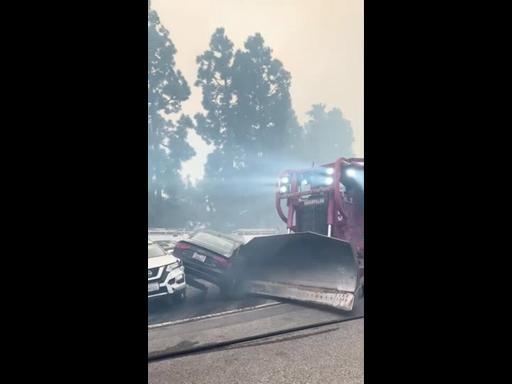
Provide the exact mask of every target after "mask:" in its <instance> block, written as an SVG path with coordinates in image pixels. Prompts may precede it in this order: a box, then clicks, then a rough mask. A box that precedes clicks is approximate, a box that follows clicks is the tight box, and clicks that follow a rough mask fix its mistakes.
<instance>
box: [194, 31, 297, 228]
mask: <svg viewBox="0 0 512 384" xmlns="http://www.w3.org/2000/svg"><path fill="white" fill-rule="evenodd" d="M197 63H198V66H199V68H198V78H197V81H196V83H195V84H196V85H197V86H199V87H201V88H202V91H203V100H202V105H203V107H204V109H205V110H206V114H205V115H203V114H197V115H196V116H195V119H196V127H197V132H198V134H199V135H200V136H201V137H202V138H203V139H204V140H205V141H206V142H207V143H213V144H214V145H215V150H214V152H213V153H211V154H210V155H209V157H208V161H207V164H206V169H205V179H204V181H203V182H202V183H201V187H202V188H203V190H204V192H205V198H207V199H208V205H207V207H208V209H209V216H210V218H211V219H212V222H214V223H216V224H218V225H219V224H221V223H227V224H226V225H233V226H234V225H237V223H238V224H239V225H241V224H240V223H242V222H243V223H246V225H249V224H252V223H254V218H255V217H256V213H255V212H254V211H255V210H256V207H260V206H261V204H258V201H260V200H262V199H263V200H264V201H265V205H264V206H265V207H266V206H268V207H269V210H268V212H272V213H271V215H272V216H271V220H272V221H273V220H274V219H275V215H274V212H273V205H272V192H273V179H275V177H276V176H277V174H278V172H279V171H280V168H281V166H283V164H284V161H280V160H282V159H283V158H285V157H286V156H287V155H288V154H289V153H290V149H291V145H290V144H291V143H292V140H290V138H291V137H292V136H293V135H297V134H298V132H299V129H300V127H299V125H298V123H297V120H296V118H295V113H294V111H293V109H292V107H291V99H290V92H289V88H290V82H291V76H290V73H289V72H288V71H286V70H285V69H284V67H283V64H282V63H281V62H280V61H279V60H277V59H275V58H273V57H272V50H271V49H270V48H269V47H267V46H265V43H264V40H263V38H262V36H261V35H260V34H258V33H257V34H255V35H254V36H251V37H249V38H248V39H247V41H246V42H245V44H244V49H243V50H237V51H236V53H233V43H232V42H231V41H230V40H229V39H228V38H227V36H226V35H225V31H224V29H223V28H218V29H217V30H216V31H215V32H214V33H213V35H212V38H211V40H210V44H209V49H208V50H207V51H205V52H204V53H203V54H202V55H200V56H198V58H197ZM269 177H270V178H271V179H272V182H269ZM263 216H264V215H263ZM267 216H268V215H267ZM258 217H262V215H261V212H259V214H258Z"/></svg>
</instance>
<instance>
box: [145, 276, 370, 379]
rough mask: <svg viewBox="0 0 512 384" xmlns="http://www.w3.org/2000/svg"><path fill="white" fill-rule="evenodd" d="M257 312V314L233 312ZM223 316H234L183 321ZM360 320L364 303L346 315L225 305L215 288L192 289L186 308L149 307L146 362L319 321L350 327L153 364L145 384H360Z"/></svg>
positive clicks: (161, 303) (164, 302) (246, 303)
mask: <svg viewBox="0 0 512 384" xmlns="http://www.w3.org/2000/svg"><path fill="white" fill-rule="evenodd" d="M262 304H263V305H262ZM253 306H258V309H249V310H245V311H242V312H237V311H236V310H238V309H242V308H248V307H253ZM226 311H232V312H234V313H228V314H223V315H220V316H216V315H213V316H212V317H209V316H206V318H203V319H201V320H194V321H188V320H186V321H183V322H180V321H179V320H184V319H190V318H195V317H198V316H203V317H204V316H205V315H212V314H218V313H223V312H226ZM362 315H364V299H363V300H361V301H360V302H359V303H358V305H357V307H356V309H355V310H354V311H353V313H348V314H347V313H340V312H339V311H329V310H325V309H322V308H318V307H317V308H313V307H309V306H305V305H300V304H297V303H290V302H283V303H281V302H278V301H274V300H270V299H265V298H257V297H252V298H246V299H243V300H230V301H226V300H225V299H223V298H222V297H221V296H220V295H219V291H218V288H216V287H215V286H213V285H211V286H209V291H208V294H207V295H206V296H204V295H202V293H201V291H200V290H198V289H195V288H193V287H190V286H188V287H187V300H186V301H185V302H184V303H183V304H180V305H176V304H174V303H172V302H171V301H169V300H168V299H166V298H164V299H158V300H151V301H150V304H149V306H148V325H149V326H150V328H149V329H148V357H149V356H151V355H152V354H154V355H159V354H162V353H164V354H165V353H168V352H171V353H172V352H177V351H181V350H188V349H190V348H195V347H198V346H203V345H209V344H212V343H217V342H223V341H230V340H234V339H237V338H240V337H247V336H257V335H261V334H264V333H267V332H272V331H276V330H284V329H289V328H293V327H300V326H304V325H311V324H316V323H318V322H322V321H331V320H343V319H346V320H347V321H345V322H343V323H337V324H332V325H328V326H322V327H315V328H311V329H309V330H305V331H300V332H292V333H286V334H283V335H280V336H274V337H268V338H264V339H258V340H255V341H251V342H245V343H238V344H234V345H231V346H227V347H224V348H221V349H215V350H210V351H209V352H202V353H196V354H191V355H185V356H180V357H174V358H167V359H163V360H159V361H155V362H150V363H148V383H155V384H158V383H169V382H177V383H197V384H201V383H212V384H216V383H218V384H235V383H236V384H238V383H276V384H279V383H297V384H301V383H322V384H329V383H340V384H355V383H363V377H364V375H363V367H364V365H363V355H364V354H363V339H364V337H363V335H364V320H363V319H358V320H350V319H351V318H352V317H354V316H362ZM176 321H177V323H175V324H172V325H165V324H162V323H166V322H176Z"/></svg>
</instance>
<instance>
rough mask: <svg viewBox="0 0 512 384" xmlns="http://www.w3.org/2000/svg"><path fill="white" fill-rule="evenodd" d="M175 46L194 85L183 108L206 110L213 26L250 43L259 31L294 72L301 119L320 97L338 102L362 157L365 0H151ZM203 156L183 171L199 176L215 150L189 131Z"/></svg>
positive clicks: (330, 102) (237, 44)
mask: <svg viewBox="0 0 512 384" xmlns="http://www.w3.org/2000/svg"><path fill="white" fill-rule="evenodd" d="M151 4H152V8H153V9H155V10H156V11H157V12H158V14H159V16H160V21H161V22H162V23H163V25H164V26H165V27H166V28H167V29H168V30H169V32H170V37H171V39H172V41H173V42H174V45H175V46H176V48H177V50H178V53H177V54H176V64H177V68H178V69H180V70H181V71H182V72H183V74H184V76H185V78H186V79H187V82H188V83H189V86H190V88H191V92H192V94H191V97H190V99H188V100H187V101H186V102H185V103H184V104H183V110H182V112H184V113H186V114H189V115H191V116H192V115H194V114H195V113H196V112H199V111H201V110H202V107H201V91H200V89H199V88H197V87H195V86H193V83H194V81H195V79H196V72H197V64H196V62H195V60H196V57H197V56H198V55H199V54H201V53H202V52H203V51H204V50H206V49H207V48H208V43H209V41H210V37H211V35H212V33H213V32H214V31H215V29H216V28H217V27H224V28H225V30H226V35H227V36H228V37H229V39H230V40H231V41H233V43H234V44H235V48H243V43H244V42H245V40H246V39H247V37H248V36H250V35H253V34H254V33H256V32H260V33H261V35H262V36H263V38H264V40H265V43H266V44H267V45H268V46H270V47H271V48H272V49H273V55H274V57H275V58H277V59H279V60H281V62H282V63H283V65H284V67H285V68H286V69H287V70H288V71H289V72H290V73H291V76H292V85H291V95H292V103H293V108H294V110H295V112H296V113H297V118H298V119H299V121H300V122H301V123H303V122H304V121H305V120H306V119H307V116H306V112H307V111H308V110H310V109H311V105H312V104H314V103H325V104H327V106H328V108H332V107H338V108H340V109H341V110H342V112H343V114H344V116H345V117H346V118H347V119H348V120H350V121H351V122H352V127H353V129H354V136H355V142H354V151H355V153H356V155H359V156H363V155H364V153H363V0H184V1H180V0H152V1H151ZM189 139H190V141H191V143H192V145H194V146H195V147H196V151H198V156H196V158H194V159H192V160H189V161H188V162H186V164H184V166H183V173H184V174H190V175H191V176H192V177H193V178H198V177H199V178H200V177H202V174H203V165H204V162H205V161H206V156H207V154H208V149H207V147H206V146H205V145H204V144H203V143H201V140H200V139H199V138H198V137H197V136H196V135H193V137H190V138H189Z"/></svg>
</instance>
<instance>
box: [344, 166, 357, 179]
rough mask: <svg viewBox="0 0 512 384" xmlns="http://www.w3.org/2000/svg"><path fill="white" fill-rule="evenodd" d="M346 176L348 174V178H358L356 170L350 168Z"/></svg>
mask: <svg viewBox="0 0 512 384" xmlns="http://www.w3.org/2000/svg"><path fill="white" fill-rule="evenodd" d="M346 174H347V176H348V177H356V170H355V169H352V168H349V169H347V172H346Z"/></svg>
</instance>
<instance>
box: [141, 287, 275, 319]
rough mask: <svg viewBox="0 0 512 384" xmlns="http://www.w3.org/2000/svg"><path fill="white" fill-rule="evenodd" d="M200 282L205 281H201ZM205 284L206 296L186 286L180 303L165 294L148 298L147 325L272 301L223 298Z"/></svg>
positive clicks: (215, 289) (254, 298)
mask: <svg viewBox="0 0 512 384" xmlns="http://www.w3.org/2000/svg"><path fill="white" fill-rule="evenodd" d="M202 283H205V282H203V281H202ZM205 284H207V283H205ZM207 285H208V293H207V295H206V296H204V295H202V292H201V291H200V290H199V289H196V288H194V287H191V286H187V299H186V301H185V302H184V303H182V304H175V303H173V302H172V300H169V298H168V297H166V296H164V297H161V298H155V299H151V300H149V304H148V325H152V324H157V323H165V322H168V321H175V320H182V319H188V318H192V317H196V316H203V315H209V314H212V313H219V312H225V311H231V310H235V309H240V308H245V307H252V306H256V305H260V304H264V303H271V302H274V301H273V300H269V299H264V298H259V297H249V298H246V299H243V300H225V299H224V298H222V297H221V296H220V295H219V288H218V287H216V286H215V285H213V284H207Z"/></svg>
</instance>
